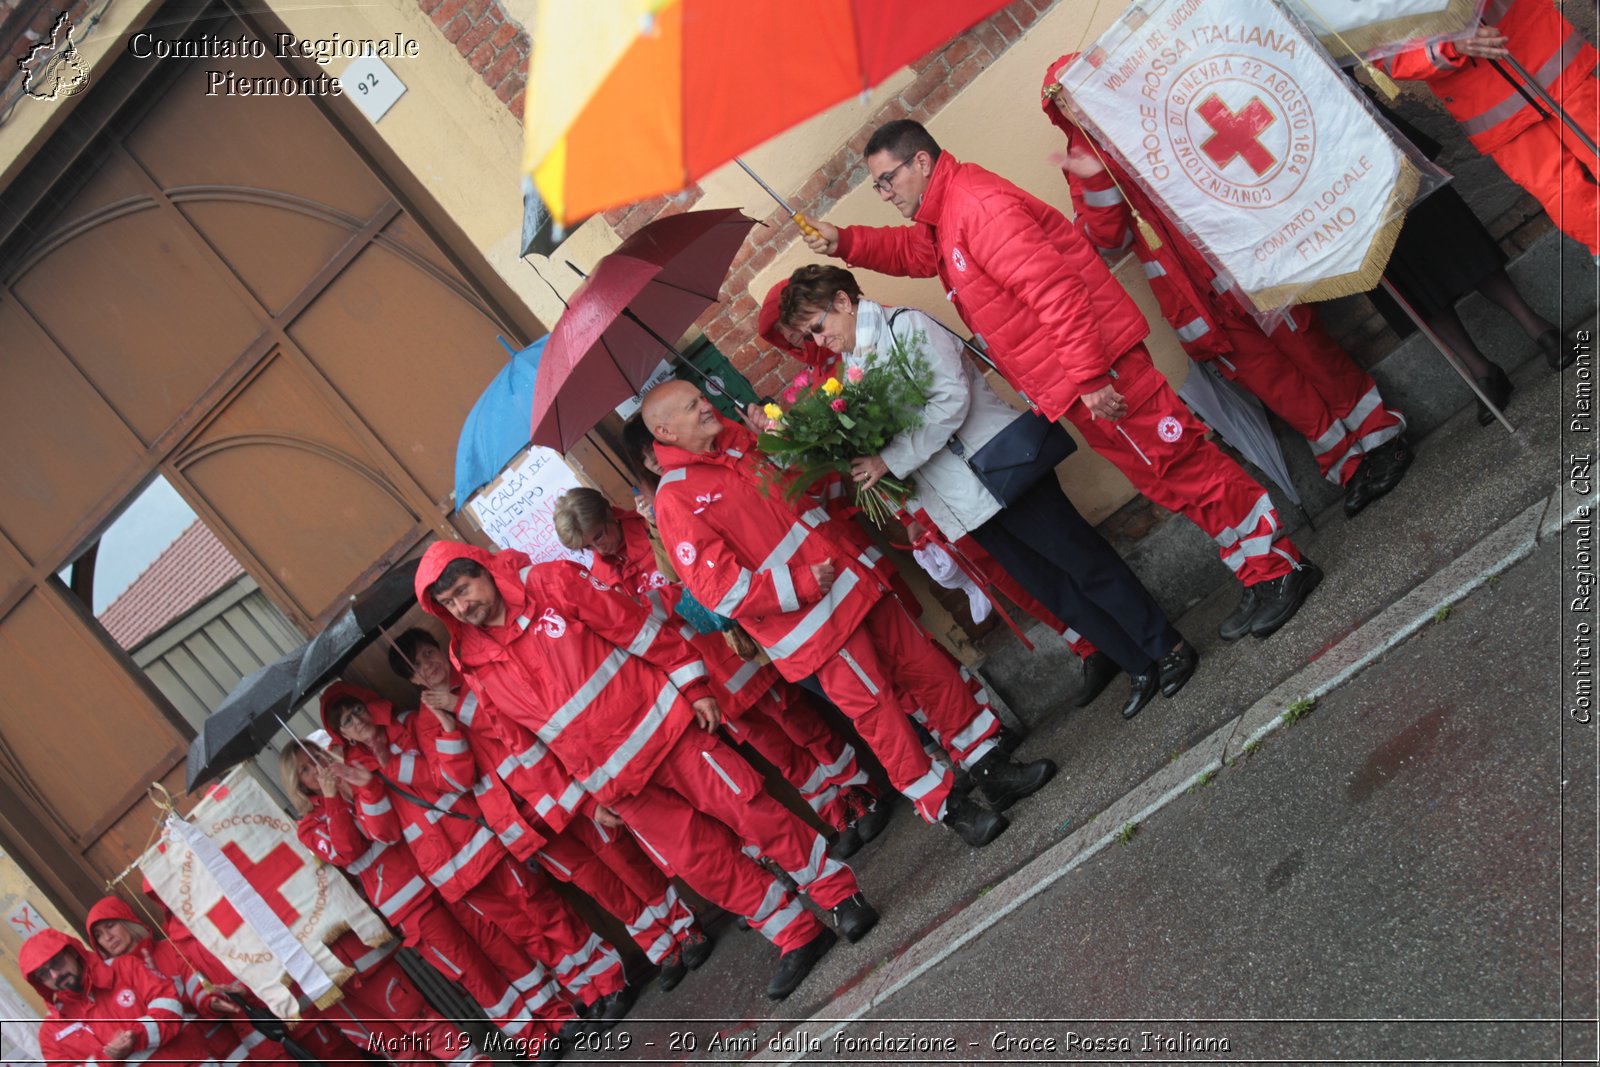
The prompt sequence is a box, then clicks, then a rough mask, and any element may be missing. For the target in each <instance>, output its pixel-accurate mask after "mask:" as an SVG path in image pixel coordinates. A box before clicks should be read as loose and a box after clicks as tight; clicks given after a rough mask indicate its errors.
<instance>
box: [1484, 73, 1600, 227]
mask: <svg viewBox="0 0 1600 1067" xmlns="http://www.w3.org/2000/svg"><path fill="white" fill-rule="evenodd" d="M1541 106H1543V105H1541ZM1562 106H1563V107H1565V108H1566V111H1567V114H1569V115H1571V116H1572V117H1573V119H1574V120H1576V121H1577V123H1578V125H1579V126H1580V127H1582V129H1583V130H1584V132H1585V133H1587V134H1588V135H1589V137H1590V138H1591V139H1593V140H1595V141H1597V142H1600V80H1596V79H1595V78H1592V77H1591V78H1585V79H1583V81H1582V82H1581V83H1580V84H1579V85H1578V86H1577V87H1575V88H1574V89H1573V90H1572V91H1571V92H1570V93H1568V94H1567V99H1566V100H1565V101H1563V104H1562ZM1489 155H1490V158H1492V159H1493V160H1494V161H1495V162H1496V163H1498V164H1499V165H1500V169H1501V170H1503V171H1505V172H1506V176H1507V177H1508V178H1510V179H1511V180H1512V181H1514V182H1516V183H1517V184H1518V185H1520V186H1522V187H1523V188H1524V189H1526V190H1528V192H1530V193H1532V194H1533V195H1534V196H1535V197H1536V198H1538V200H1539V203H1541V204H1543V205H1544V210H1545V213H1546V214H1548V215H1549V216H1550V221H1552V222H1554V223H1555V224H1556V226H1557V227H1558V228H1559V229H1560V230H1561V231H1562V232H1563V233H1565V234H1566V235H1567V236H1569V237H1571V238H1572V239H1573V240H1574V241H1580V242H1582V243H1583V244H1584V245H1586V246H1588V249H1589V253H1590V254H1591V255H1595V256H1600V187H1597V186H1596V185H1595V179H1596V177H1600V161H1597V160H1596V159H1595V157H1594V154H1593V153H1592V152H1590V151H1589V150H1588V149H1587V148H1585V147H1584V146H1583V144H1582V142H1580V141H1579V140H1578V138H1577V136H1576V135H1575V134H1574V133H1573V132H1572V131H1571V130H1570V129H1568V128H1567V125H1566V123H1564V122H1562V121H1561V119H1559V118H1557V117H1556V116H1553V115H1551V116H1547V117H1545V118H1544V119H1542V120H1541V121H1539V122H1538V123H1536V124H1534V125H1532V126H1530V127H1528V128H1527V129H1526V130H1523V131H1522V132H1521V133H1519V134H1517V135H1516V136H1515V137H1513V138H1512V139H1511V140H1509V141H1507V142H1506V143H1505V144H1503V145H1501V146H1500V147H1499V148H1496V149H1495V150H1494V151H1493V152H1491V153H1489Z"/></svg>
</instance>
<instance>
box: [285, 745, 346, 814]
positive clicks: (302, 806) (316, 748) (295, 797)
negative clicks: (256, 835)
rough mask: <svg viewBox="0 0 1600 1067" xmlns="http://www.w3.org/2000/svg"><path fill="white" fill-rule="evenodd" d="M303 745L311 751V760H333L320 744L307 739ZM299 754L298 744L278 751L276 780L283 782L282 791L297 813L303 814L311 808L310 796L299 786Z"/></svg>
mask: <svg viewBox="0 0 1600 1067" xmlns="http://www.w3.org/2000/svg"><path fill="white" fill-rule="evenodd" d="M305 746H306V748H307V749H308V750H309V751H310V752H311V759H312V761H313V762H316V761H319V760H320V761H321V762H323V763H332V762H334V759H333V753H331V752H329V751H328V750H327V749H325V748H323V747H321V746H320V745H316V744H313V743H312V742H310V741H307V742H305ZM301 755H302V752H301V750H300V746H299V745H286V746H284V748H283V750H282V751H281V752H279V753H278V780H279V781H280V782H282V783H283V791H284V792H285V793H287V794H288V795H289V802H290V803H291V804H293V805H294V810H295V814H297V815H304V814H305V813H306V812H308V811H310V810H311V797H310V796H308V795H307V794H306V791H305V790H304V789H302V788H301V787H300V756H301Z"/></svg>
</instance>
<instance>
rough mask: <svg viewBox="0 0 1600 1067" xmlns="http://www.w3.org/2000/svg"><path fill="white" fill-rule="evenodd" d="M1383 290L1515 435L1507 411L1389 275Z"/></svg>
mask: <svg viewBox="0 0 1600 1067" xmlns="http://www.w3.org/2000/svg"><path fill="white" fill-rule="evenodd" d="M1383 291H1384V292H1386V293H1388V294H1389V296H1390V297H1391V298H1392V299H1393V300H1394V302H1395V303H1396V304H1399V305H1400V309H1401V310H1402V311H1404V312H1405V313H1406V317H1407V318H1408V319H1410V320H1411V321H1412V322H1413V323H1415V324H1416V327H1417V329H1419V330H1421V331H1422V335H1423V336H1424V337H1426V338H1427V339H1428V340H1430V341H1432V342H1433V347H1435V348H1437V349H1438V350H1439V354H1440V355H1442V356H1444V360H1445V362H1446V363H1448V364H1450V369H1451V370H1453V371H1455V372H1456V373H1457V374H1459V375H1461V380H1462V381H1464V382H1466V383H1467V388H1468V389H1471V390H1472V394H1473V395H1474V396H1476V397H1477V398H1478V401H1479V402H1480V403H1481V404H1483V406H1484V407H1486V408H1488V409H1489V410H1490V411H1491V412H1493V413H1494V417H1495V418H1497V419H1499V420H1500V425H1502V426H1504V427H1505V428H1506V432H1507V433H1509V434H1511V435H1512V436H1513V437H1515V436H1516V435H1517V428H1516V427H1515V426H1513V425H1511V423H1510V422H1508V421H1506V416H1505V413H1504V412H1503V411H1501V410H1500V409H1499V408H1497V407H1495V405H1494V402H1493V401H1491V400H1490V399H1489V398H1488V397H1486V396H1484V395H1483V390H1482V389H1480V388H1479V387H1478V381H1477V379H1476V378H1474V377H1473V376H1472V372H1471V371H1469V370H1467V368H1466V365H1465V364H1463V363H1462V362H1461V357H1460V356H1457V355H1456V354H1455V352H1454V351H1452V350H1451V348H1450V346H1449V345H1447V344H1445V343H1444V341H1443V339H1441V338H1440V337H1439V335H1438V334H1436V333H1434V332H1433V329H1432V328H1431V327H1430V326H1429V325H1428V324H1427V323H1426V322H1424V321H1422V316H1421V315H1418V314H1417V312H1416V309H1415V308H1413V307H1412V306H1411V304H1410V302H1409V301H1407V300H1406V298H1405V297H1403V296H1401V295H1400V291H1399V290H1398V289H1396V288H1395V287H1394V285H1393V284H1392V283H1391V282H1390V281H1389V277H1388V275H1384V278H1383Z"/></svg>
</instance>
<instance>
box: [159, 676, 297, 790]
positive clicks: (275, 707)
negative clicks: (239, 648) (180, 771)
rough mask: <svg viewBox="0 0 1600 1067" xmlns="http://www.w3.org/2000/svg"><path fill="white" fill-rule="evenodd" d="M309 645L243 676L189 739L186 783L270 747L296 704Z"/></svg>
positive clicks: (193, 785)
mask: <svg viewBox="0 0 1600 1067" xmlns="http://www.w3.org/2000/svg"><path fill="white" fill-rule="evenodd" d="M305 651H306V646H305V645H301V646H300V647H299V648H296V649H295V650H293V651H292V652H289V653H287V654H286V655H284V656H283V657H282V658H280V659H277V660H274V661H273V662H271V663H269V664H267V665H266V666H265V667H262V668H260V669H259V670H255V671H252V672H250V673H249V674H247V675H245V676H244V677H243V678H241V679H239V682H238V684H237V685H235V686H234V687H233V689H232V690H231V691H230V692H229V693H228V695H227V696H226V697H224V698H223V701H222V703H221V704H218V705H217V708H216V710H215V711H213V712H212V713H211V714H210V715H208V716H206V721H205V722H204V723H203V724H202V725H201V727H200V733H199V734H198V735H197V736H196V737H195V739H194V740H193V741H192V742H190V744H189V765H188V782H187V788H188V790H189V791H190V792H191V793H192V792H194V790H195V788H196V787H197V786H199V785H202V784H203V783H205V782H209V781H210V780H211V779H213V778H216V777H217V776H218V775H220V774H221V773H222V772H223V771H225V770H227V769H228V768H229V767H232V766H233V765H234V764H236V763H243V762H244V761H245V760H247V759H249V758H250V757H252V756H254V755H255V754H256V753H258V752H260V751H261V750H262V749H263V748H266V747H267V742H268V741H270V740H272V736H273V735H274V734H276V733H277V732H278V731H279V730H281V729H283V720H286V719H288V717H289V715H290V713H291V711H292V710H293V708H294V683H295V678H296V676H297V674H298V672H299V670H300V659H301V657H302V656H303V655H305Z"/></svg>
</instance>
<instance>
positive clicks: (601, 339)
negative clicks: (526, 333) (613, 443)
mask: <svg viewBox="0 0 1600 1067" xmlns="http://www.w3.org/2000/svg"><path fill="white" fill-rule="evenodd" d="M754 225H755V220H754V219H750V218H746V217H745V216H744V215H743V214H741V213H740V211H739V209H738V208H718V209H716V210H712V211H687V212H684V213H683V214H681V215H673V216H670V217H668V218H665V219H657V220H656V221H655V222H652V223H650V224H649V225H648V226H646V227H644V228H643V229H641V230H640V231H639V232H638V233H636V234H634V235H633V236H632V237H630V238H628V239H627V240H626V241H624V242H622V244H621V245H620V246H619V247H618V248H617V250H616V251H615V252H612V253H611V254H610V255H608V256H606V257H605V258H604V259H602V260H601V261H600V263H599V264H598V265H597V266H596V267H595V269H594V273H593V274H592V275H590V277H589V279H588V281H586V282H584V284H583V285H582V286H581V287H580V288H579V289H578V291H577V292H576V293H574V294H573V297H572V301H571V303H570V304H568V305H567V310H566V311H564V312H563V313H562V315H561V320H560V321H559V322H557V323H556V327H555V329H554V330H551V331H550V340H549V341H547V342H545V346H544V356H543V357H542V358H541V359H540V361H539V377H538V380H537V381H536V383H535V384H534V390H533V443H534V444H537V445H545V446H547V447H549V448H554V449H558V450H559V451H562V452H565V451H567V449H569V448H571V447H572V445H573V443H574V442H575V441H577V440H578V439H579V438H580V437H582V436H583V435H584V434H586V433H588V432H589V431H590V430H592V429H594V427H595V424H597V423H598V422H599V421H600V420H601V419H603V418H605V417H606V415H607V414H609V413H610V412H611V411H612V410H613V409H614V408H615V407H616V406H617V405H618V404H620V403H622V402H623V401H624V400H626V399H628V398H629V397H631V396H634V395H636V394H637V393H638V392H639V390H640V388H642V387H643V385H644V383H645V382H646V381H647V380H648V379H649V377H650V375H651V374H652V373H653V372H654V371H655V369H656V367H657V366H658V365H659V364H660V363H661V361H662V360H663V359H669V358H671V357H672V356H673V355H674V354H675V350H674V349H673V347H672V343H673V342H674V341H676V340H677V339H678V338H679V337H680V336H682V334H683V332H684V331H685V330H687V329H688V328H689V326H690V325H691V324H692V323H693V322H694V321H695V320H696V319H698V318H699V317H700V315H701V314H702V313H703V312H704V311H705V310H706V308H708V307H710V306H711V305H712V304H713V303H715V302H716V300H717V294H718V293H719V292H720V291H721V289H722V282H723V279H724V278H726V277H727V275H728V267H729V265H730V264H731V263H732V262H733V257H734V256H735V255H737V254H738V252H739V247H740V246H741V245H742V244H744V239H745V236H746V235H747V234H748V233H749V232H750V227H752V226H754Z"/></svg>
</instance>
